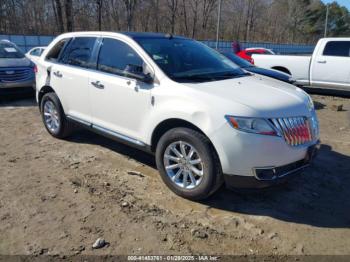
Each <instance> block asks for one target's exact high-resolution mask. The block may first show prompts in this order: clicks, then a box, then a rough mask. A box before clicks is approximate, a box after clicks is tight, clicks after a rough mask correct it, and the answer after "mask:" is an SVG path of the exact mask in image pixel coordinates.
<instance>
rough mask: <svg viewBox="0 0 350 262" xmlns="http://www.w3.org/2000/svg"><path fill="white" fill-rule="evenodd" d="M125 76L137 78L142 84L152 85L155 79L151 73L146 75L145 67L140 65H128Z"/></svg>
mask: <svg viewBox="0 0 350 262" xmlns="http://www.w3.org/2000/svg"><path fill="white" fill-rule="evenodd" d="M124 73H125V76H128V77H132V78H135V79H137V80H139V81H141V82H144V83H147V84H150V83H152V82H153V78H152V76H151V75H150V73H147V74H145V73H144V72H143V67H142V66H138V65H131V64H129V65H127V66H126V68H125V70H124Z"/></svg>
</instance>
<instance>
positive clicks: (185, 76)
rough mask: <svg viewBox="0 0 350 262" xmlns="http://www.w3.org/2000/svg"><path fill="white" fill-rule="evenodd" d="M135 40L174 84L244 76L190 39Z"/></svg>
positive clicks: (231, 65)
mask: <svg viewBox="0 0 350 262" xmlns="http://www.w3.org/2000/svg"><path fill="white" fill-rule="evenodd" d="M136 41H137V42H138V43H139V44H140V45H141V46H142V47H143V48H144V49H145V50H146V52H147V53H148V54H149V55H150V56H151V58H152V59H153V60H154V61H155V62H156V63H157V65H158V66H159V67H160V68H161V69H162V70H163V71H164V73H165V74H167V76H168V77H170V78H171V79H173V80H174V81H177V82H207V81H216V80H223V79H228V78H235V77H241V76H245V75H247V73H245V72H244V71H243V70H242V69H241V68H239V67H238V66H237V65H236V64H234V63H232V62H231V61H230V60H229V59H227V58H226V57H224V56H223V55H220V54H219V53H218V52H216V51H214V50H213V49H211V48H209V47H208V46H206V45H204V44H202V43H199V42H197V41H194V40H190V39H179V38H139V39H136Z"/></svg>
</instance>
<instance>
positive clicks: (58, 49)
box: [46, 38, 71, 62]
mask: <svg viewBox="0 0 350 262" xmlns="http://www.w3.org/2000/svg"><path fill="white" fill-rule="evenodd" d="M70 40H71V39H70V38H66V39H62V40H61V41H59V42H58V43H57V44H56V45H55V46H54V47H53V48H51V50H50V51H49V53H48V54H47V56H46V60H49V61H52V62H56V61H57V60H58V58H59V57H60V54H61V53H62V51H63V49H64V47H65V46H66V44H68V43H69V41H70Z"/></svg>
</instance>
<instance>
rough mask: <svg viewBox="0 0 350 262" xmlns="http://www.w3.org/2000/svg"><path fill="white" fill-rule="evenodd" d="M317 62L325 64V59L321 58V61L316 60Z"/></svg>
mask: <svg viewBox="0 0 350 262" xmlns="http://www.w3.org/2000/svg"><path fill="white" fill-rule="evenodd" d="M317 63H319V64H326V63H327V61H326V60H321V61H317Z"/></svg>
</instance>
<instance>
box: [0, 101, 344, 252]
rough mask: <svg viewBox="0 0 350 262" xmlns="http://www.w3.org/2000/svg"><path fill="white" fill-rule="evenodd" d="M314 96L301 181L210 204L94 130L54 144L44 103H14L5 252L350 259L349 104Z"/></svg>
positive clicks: (2, 199)
mask: <svg viewBox="0 0 350 262" xmlns="http://www.w3.org/2000/svg"><path fill="white" fill-rule="evenodd" d="M313 98H314V100H315V104H316V107H317V113H318V116H319V120H320V126H321V140H322V146H321V150H320V152H319V155H318V157H317V158H316V159H315V162H314V164H313V165H312V166H311V167H310V168H309V169H308V170H306V171H305V172H304V174H303V175H302V176H300V177H298V178H296V179H294V180H292V181H290V182H289V183H287V184H285V185H281V186H278V187H275V188H271V189H268V190H259V191H252V192H242V191H239V192H232V191H229V190H227V189H225V188H222V189H221V190H220V191H219V192H218V193H216V194H215V195H214V196H213V197H211V198H210V199H209V200H207V201H204V202H191V201H188V200H185V199H182V198H180V197H178V196H176V195H174V194H173V193H172V192H170V191H169V190H168V189H167V188H166V186H165V185H164V184H163V183H162V181H161V179H160V177H159V175H158V173H157V170H156V169H155V164H154V159H153V157H152V156H148V155H146V154H144V153H143V152H140V151H137V150H134V149H132V148H129V147H127V146H124V145H122V144H118V143H116V142H114V141H111V140H108V139H106V138H103V137H100V136H97V135H95V134H93V133H90V132H88V131H81V132H79V133H76V134H75V135H73V136H72V137H71V138H70V139H68V140H66V141H62V140H57V139H54V138H53V137H51V136H50V135H49V134H48V133H47V132H46V130H45V129H44V127H43V124H42V122H41V118H40V115H39V111H38V108H37V106H36V105H35V103H34V102H32V101H31V100H28V99H27V100H17V101H12V102H6V101H5V102H4V101H3V102H1V103H0V254H2V255H13V254H17V255H18V254H22V255H25V254H35V255H46V254H50V255H59V256H63V255H65V256H76V255H78V254H83V255H102V254H103V255H107V254H114V255H115V254H127V255H133V254H139V255H147V254H152V255H155V254H157V255H159V254H207V255H210V254H220V255H223V254H236V255H237V254H239V255H251V254H255V255H261V254H264V255H273V254H278V255H298V254H328V255H340V254H343V255H345V254H347V255H350V99H346V98H337V97H327V96H319V95H318V96H317V95H314V96H313ZM334 104H343V106H344V108H343V111H339V112H338V111H333V110H332V105H334ZM135 171H136V172H135ZM99 237H103V238H104V239H105V240H106V241H107V242H108V243H109V244H108V245H107V246H105V247H104V248H101V249H92V244H93V243H94V242H95V240H96V239H97V238H99Z"/></svg>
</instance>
